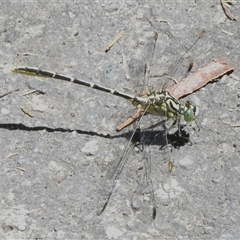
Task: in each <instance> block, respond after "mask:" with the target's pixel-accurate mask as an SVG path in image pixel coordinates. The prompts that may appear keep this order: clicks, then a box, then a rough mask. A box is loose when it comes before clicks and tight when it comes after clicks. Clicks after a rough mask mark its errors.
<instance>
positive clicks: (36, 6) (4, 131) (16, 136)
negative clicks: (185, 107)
mask: <svg viewBox="0 0 240 240" xmlns="http://www.w3.org/2000/svg"><path fill="white" fill-rule="evenodd" d="M230 10H231V11H232V13H233V14H234V15H236V17H238V18H239V16H240V15H239V13H240V6H239V3H235V4H234V5H233V6H232V7H231V8H230ZM0 13H1V14H0V16H1V18H0V26H1V35H0V36H1V45H0V51H1V60H0V67H1V92H0V94H2V93H4V92H7V91H9V90H12V89H14V88H19V91H15V92H13V93H12V94H8V95H7V96H5V97H2V98H1V114H0V118H1V120H0V132H1V138H0V147H1V151H0V161H1V171H0V192H1V203H0V209H1V211H0V212H1V214H0V223H1V224H0V236H1V239H239V238H240V229H239V228H240V227H239V226H240V210H239V206H240V196H239V194H240V181H239V176H240V165H239V158H240V144H239V140H240V138H239V127H233V126H231V125H229V123H232V124H237V123H238V124H239V123H240V119H239V116H240V114H239V112H240V105H239V98H240V96H239V89H240V82H239V79H240V63H239V62H240V61H239V56H240V27H239V26H240V25H239V21H230V20H229V19H227V18H226V16H225V14H224V13H223V10H222V8H221V5H220V3H219V1H157V0H152V1H134V0H132V1H79V2H78V1H70V0H69V1H67V0H65V1H59V2H57V1H51V3H49V2H47V1H27V2H24V3H23V2H21V1H8V2H7V1H2V2H1V3H0ZM155 19H163V20H166V21H167V22H165V21H160V22H157V21H155ZM150 22H151V23H152V25H151V24H150ZM202 29H205V31H206V33H205V35H204V37H203V39H201V41H200V42H198V43H197V44H196V46H195V47H194V48H193V49H192V51H191V52H190V53H188V54H187V56H185V57H184V59H182V60H181V62H180V64H179V66H178V69H177V71H176V72H175V73H174V74H175V77H176V78H178V79H179V80H180V79H181V77H182V76H184V73H185V72H186V69H187V67H188V62H189V61H190V60H191V59H192V60H194V62H195V66H194V68H193V70H192V71H195V70H196V69H198V68H200V67H203V66H205V65H206V64H208V63H209V62H211V61H212V60H213V59H218V58H223V57H224V58H227V59H228V61H229V63H230V64H232V65H233V66H234V67H235V71H234V73H233V74H232V75H229V76H224V77H223V78H222V79H220V80H219V81H218V82H215V83H213V84H209V85H207V86H206V87H204V88H202V89H201V90H199V91H197V92H196V93H193V94H191V95H190V96H189V97H188V99H192V100H194V101H195V102H196V103H197V105H198V106H199V108H200V113H199V116H198V119H197V122H198V124H199V125H200V128H201V129H200V131H198V128H197V126H196V124H195V123H191V124H188V125H187V126H186V128H185V130H186V131H187V132H188V133H189V134H190V138H191V141H192V145H191V146H190V144H185V145H184V146H182V147H180V148H179V149H174V148H173V149H171V152H170V154H169V155H168V154H165V153H166V151H164V150H161V149H160V147H161V146H160V144H159V143H158V142H156V143H155V144H150V145H149V146H145V147H144V149H143V151H140V149H138V148H135V149H134V150H133V151H132V153H131V154H130V155H129V156H128V157H127V160H128V161H127V163H126V165H125V167H124V169H123V171H122V173H121V175H120V177H119V180H118V181H117V184H116V187H115V190H114V193H113V194H112V196H111V199H110V201H109V203H108V206H107V207H106V209H105V211H104V212H103V213H102V214H101V215H100V216H97V214H96V213H97V210H98V199H99V196H101V192H102V189H103V188H104V186H105V184H106V180H105V177H106V176H108V175H109V172H111V169H112V168H113V167H114V165H116V163H117V161H118V160H119V159H120V158H121V156H122V155H123V152H124V147H125V145H126V143H127V141H128V139H129V135H130V134H131V132H132V130H133V127H134V126H131V127H129V128H128V129H126V130H124V131H123V132H120V133H116V132H115V127H116V126H117V125H118V124H119V123H121V122H122V121H124V120H125V119H126V118H127V117H128V116H129V115H130V114H132V113H134V112H135V109H134V107H132V106H131V105H130V104H129V103H128V102H127V101H125V100H124V99H119V98H117V97H115V96H112V95H108V94H105V93H101V92H98V91H95V90H92V89H88V88H84V87H81V86H78V85H75V84H70V83H67V82H61V81H58V80H54V79H43V78H37V77H35V78H33V77H29V76H24V75H19V74H14V73H12V72H11V71H10V70H11V68H13V67H16V66H32V67H40V68H43V69H49V70H52V71H57V72H58V73H64V74H66V75H69V76H75V77H78V78H81V79H85V80H87V81H92V82H96V83H99V84H102V85H104V86H107V87H111V88H116V89H119V90H121V91H127V92H138V91H139V89H138V87H139V88H142V86H140V85H141V84H144V82H142V80H143V72H142V66H143V63H144V57H143V56H144V53H145V52H146V39H147V37H149V36H150V35H151V34H152V33H153V32H154V31H157V32H158V35H159V37H158V42H157V46H156V52H155V58H154V70H155V72H156V73H161V72H164V71H170V70H171V68H172V67H173V66H174V64H175V63H176V62H177V60H178V59H179V58H180V57H181V56H182V54H183V53H184V52H185V51H186V50H187V49H188V48H189V47H190V46H191V45H192V44H193V43H194V41H195V40H196V39H197V36H198V34H199V32H200V31H201V30H202ZM120 30H124V32H125V33H124V36H123V37H122V38H121V39H120V40H119V42H118V43H117V44H115V45H114V46H113V47H112V49H111V50H110V51H109V52H108V53H105V52H104V50H105V47H106V46H107V44H108V43H110V42H111V41H112V40H113V39H114V37H115V36H116V35H117V34H118V32H119V31H120ZM155 84H156V83H155ZM160 86H161V83H158V85H157V84H156V86H154V87H156V88H158V87H160ZM29 87H32V88H37V89H39V90H40V91H42V92H43V93H44V94H38V93H32V94H28V95H24V94H25V93H28V92H29V91H30V90H31V89H30V88H29ZM21 108H24V109H25V110H26V111H27V112H29V113H30V114H33V115H34V116H33V117H30V116H29V115H27V114H26V113H24V112H23V111H22V110H21ZM156 120H158V118H156V117H152V116H145V117H144V118H143V119H142V121H141V124H142V125H146V126H148V125H151V123H154V122H156ZM226 123H228V124H226ZM159 129H160V130H161V128H159ZM155 131H156V132H157V129H155ZM159 136H160V134H159ZM169 157H170V159H169ZM146 160H147V161H146ZM169 160H170V161H172V162H173V164H174V167H173V170H172V172H171V173H169V172H168V169H167V167H168V161H169ZM146 163H147V164H148V165H150V164H151V169H152V171H151V176H150V177H149V178H147V179H152V185H151V188H149V185H148V184H147V180H146V168H145V167H146V166H145V165H146ZM153 192H154V200H155V204H156V208H157V209H156V210H157V213H156V218H155V220H153V219H152V203H151V193H153Z"/></svg>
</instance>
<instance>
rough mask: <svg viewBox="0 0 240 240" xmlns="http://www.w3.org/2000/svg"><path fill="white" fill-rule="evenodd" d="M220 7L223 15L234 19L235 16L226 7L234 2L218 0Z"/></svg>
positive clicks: (231, 0)
mask: <svg viewBox="0 0 240 240" xmlns="http://www.w3.org/2000/svg"><path fill="white" fill-rule="evenodd" d="M220 2H221V5H222V9H223V11H224V13H225V15H226V16H227V17H228V18H229V19H230V20H234V21H236V20H237V18H236V17H235V16H234V15H233V14H232V13H231V12H230V11H229V10H228V8H229V7H230V6H231V5H233V3H235V1H233V0H220Z"/></svg>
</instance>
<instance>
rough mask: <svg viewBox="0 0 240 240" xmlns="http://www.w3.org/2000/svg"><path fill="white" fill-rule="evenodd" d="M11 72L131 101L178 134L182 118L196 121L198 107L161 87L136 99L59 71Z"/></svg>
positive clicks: (26, 69)
mask: <svg viewBox="0 0 240 240" xmlns="http://www.w3.org/2000/svg"><path fill="white" fill-rule="evenodd" d="M157 37H158V34H157V33H155V34H154V36H153V37H152V39H151V40H152V41H154V45H153V47H152V48H151V53H149V56H150V59H149V61H148V63H147V64H146V65H145V81H149V79H150V72H151V71H150V70H151V62H152V58H153V55H154V51H155V45H156V41H157ZM12 71H13V72H16V73H22V74H27V75H31V76H40V77H49V78H55V79H59V80H63V81H68V82H72V83H75V84H79V85H82V86H86V87H90V88H93V89H96V90H99V91H103V92H106V93H110V94H113V95H115V96H118V97H121V98H124V99H126V100H128V101H130V102H131V104H132V105H133V106H135V107H136V108H137V109H139V110H140V111H141V115H144V114H145V113H149V114H153V115H161V116H165V121H166V120H167V119H173V124H172V126H175V125H177V126H178V131H179V133H180V132H181V130H180V120H181V118H184V120H185V121H186V122H190V121H194V120H195V118H196V106H195V104H194V103H192V102H191V101H186V102H185V103H184V104H183V103H181V102H180V101H179V100H178V99H176V98H175V97H174V96H172V95H171V94H170V93H169V92H168V91H167V90H166V89H165V88H160V89H159V90H157V91H153V90H152V89H151V87H148V89H147V90H146V91H145V92H144V94H141V96H137V95H132V94H127V93H124V92H121V91H118V90H115V89H110V88H107V87H104V86H101V85H98V84H95V83H90V82H87V81H85V80H81V79H77V78H72V77H68V76H65V75H62V74H58V73H56V72H52V71H47V70H42V69H39V68H34V67H18V68H14V69H13V70H12ZM148 85H149V84H148ZM156 126H157V125H156ZM136 129H137V127H136V128H135V130H134V131H133V134H132V136H131V138H130V141H131V140H132V138H133V137H134V134H135V132H136ZM117 130H121V129H119V128H117ZM130 141H129V142H128V143H127V146H126V149H127V148H128V147H129V146H130ZM128 154H129V151H128V150H125V152H124V154H123V156H122V158H121V159H120V160H119V162H118V164H117V168H116V169H114V171H113V173H112V175H111V180H112V181H111V184H110V185H111V186H110V187H109V189H108V191H107V193H106V194H104V196H105V197H104V199H103V200H101V202H103V204H102V203H101V206H100V208H99V210H98V214H101V213H102V212H103V211H104V209H105V208H106V206H107V204H108V201H109V199H110V197H111V194H112V192H113V189H114V187H115V184H116V180H117V179H118V178H119V175H120V173H121V171H122V169H123V167H124V163H125V161H126V158H127V157H126V156H127V155H128ZM148 174H150V173H148ZM153 205H154V204H153ZM152 215H153V218H154V217H155V215H156V208H155V207H153V214H152Z"/></svg>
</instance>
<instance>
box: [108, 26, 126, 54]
mask: <svg viewBox="0 0 240 240" xmlns="http://www.w3.org/2000/svg"><path fill="white" fill-rule="evenodd" d="M123 34H124V31H123V30H122V31H120V32H119V33H118V35H117V36H116V38H115V39H114V40H113V41H112V42H111V43H109V44H108V45H107V47H106V49H105V52H108V51H109V50H110V49H111V48H112V46H113V45H114V44H115V43H116V42H117V41H118V40H119V39H120V38H121V37H122V36H123Z"/></svg>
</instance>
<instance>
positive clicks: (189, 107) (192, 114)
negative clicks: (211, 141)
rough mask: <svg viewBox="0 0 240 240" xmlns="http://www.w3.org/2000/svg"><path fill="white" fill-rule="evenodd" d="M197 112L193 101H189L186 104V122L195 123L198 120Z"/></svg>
mask: <svg viewBox="0 0 240 240" xmlns="http://www.w3.org/2000/svg"><path fill="white" fill-rule="evenodd" d="M196 111H197V107H196V105H195V104H194V103H193V102H191V101H187V102H186V103H185V112H184V120H185V121H186V122H191V121H194V120H195V119H196Z"/></svg>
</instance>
